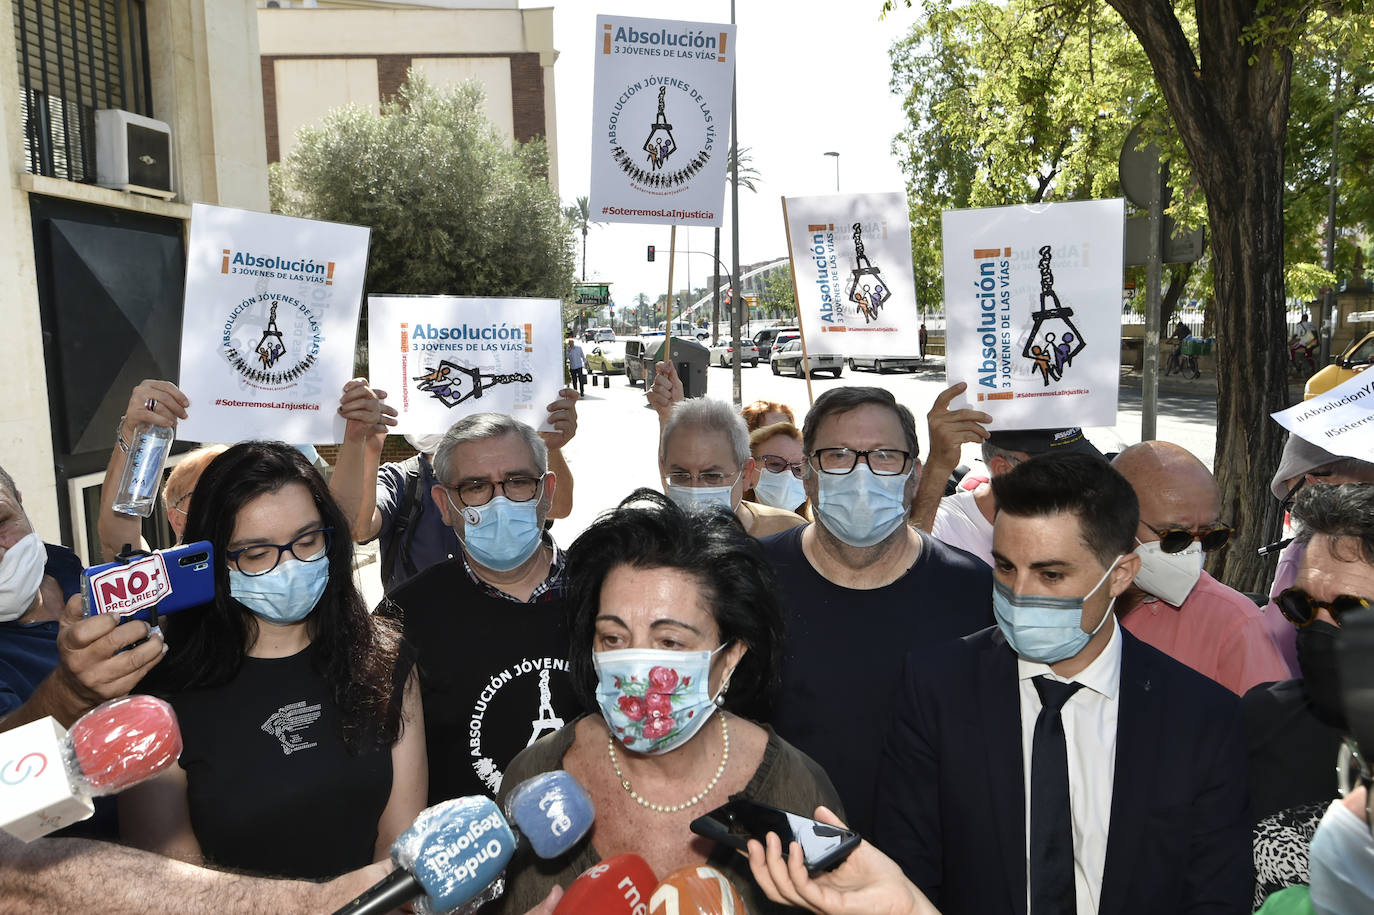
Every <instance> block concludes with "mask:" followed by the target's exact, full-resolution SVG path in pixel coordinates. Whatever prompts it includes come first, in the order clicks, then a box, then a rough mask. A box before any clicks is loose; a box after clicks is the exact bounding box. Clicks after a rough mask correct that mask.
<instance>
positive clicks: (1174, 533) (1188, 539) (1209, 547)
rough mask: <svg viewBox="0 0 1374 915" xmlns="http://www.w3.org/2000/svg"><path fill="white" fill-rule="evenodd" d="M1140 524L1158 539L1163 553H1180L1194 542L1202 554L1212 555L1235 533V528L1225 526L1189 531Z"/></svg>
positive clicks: (1218, 525) (1219, 525)
mask: <svg viewBox="0 0 1374 915" xmlns="http://www.w3.org/2000/svg"><path fill="white" fill-rule="evenodd" d="M1140 523H1141V524H1144V525H1145V526H1146V527H1148V528H1149V529H1150V530H1151V531H1153V532H1154V535H1155V536H1156V537H1158V538H1159V548H1160V550H1161V551H1163V552H1165V553H1182V552H1183V551H1184V550H1186V549H1188V547H1189V546H1190V545H1191V544H1192V542H1193V541H1194V540H1196V541H1198V542H1199V543H1201V544H1202V552H1204V553H1212V552H1215V551H1217V550H1219V549H1221V548H1222V547H1224V546H1226V544H1227V543H1229V542H1230V540H1231V535H1232V534H1234V533H1235V532H1236V529H1235V528H1233V527H1231V526H1229V525H1226V524H1217V525H1213V526H1212V527H1209V528H1207V529H1206V530H1199V531H1190V530H1188V529H1187V528H1186V527H1166V528H1158V527H1155V526H1154V525H1153V524H1146V522H1144V521H1142V522H1140Z"/></svg>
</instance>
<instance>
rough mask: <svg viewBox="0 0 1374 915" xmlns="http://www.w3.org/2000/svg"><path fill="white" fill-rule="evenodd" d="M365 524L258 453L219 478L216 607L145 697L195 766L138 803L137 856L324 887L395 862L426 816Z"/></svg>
mask: <svg viewBox="0 0 1374 915" xmlns="http://www.w3.org/2000/svg"><path fill="white" fill-rule="evenodd" d="M347 532H348V523H347V521H346V520H345V519H344V517H343V514H342V513H341V512H340V510H339V508H338V506H337V505H336V504H335V502H334V500H333V499H332V498H331V497H330V495H329V489H328V487H327V486H326V484H325V482H324V480H323V479H322V478H321V477H320V475H319V473H318V472H317V471H316V470H315V468H314V467H312V466H311V465H310V463H309V462H308V461H307V460H306V459H305V457H304V456H302V455H301V453H300V452H299V451H297V450H296V449H295V448H293V447H291V446H289V445H284V444H281V443H279V442H243V443H241V444H238V445H235V446H233V447H232V448H230V449H228V450H227V451H225V452H224V453H223V454H222V455H220V456H219V457H217V458H216V459H215V460H214V461H212V462H211V464H210V466H209V467H207V468H206V469H205V472H204V473H203V474H202V475H201V478H200V480H199V482H198V483H197V485H196V495H195V499H194V500H192V502H191V507H190V513H189V515H188V517H187V521H186V540H187V541H188V542H194V541H197V540H208V541H210V543H211V545H212V547H213V550H214V575H215V597H214V600H212V601H211V602H209V603H207V604H205V605H203V606H201V607H197V608H192V609H189V610H186V611H183V612H182V613H179V614H177V615H176V616H175V617H171V618H169V619H168V620H167V621H166V622H165V623H164V624H163V625H164V628H165V629H166V639H167V646H168V651H167V656H166V658H164V659H163V661H162V663H161V664H160V665H159V666H158V667H157V668H156V669H155V673H154V675H151V676H150V677H148V678H147V679H145V680H144V682H143V684H142V685H141V687H140V690H141V691H143V692H149V693H153V694H155V695H160V696H163V697H165V698H166V699H167V700H168V701H169V702H171V703H172V705H173V707H174V708H175V709H176V713H177V718H178V720H179V721H180V724H181V732H182V741H183V744H184V750H183V752H182V754H181V760H180V765H179V766H173V767H172V768H171V769H169V770H168V771H167V772H165V773H164V774H163V775H162V776H160V777H158V778H157V779H154V780H153V781H152V782H148V783H145V784H144V785H140V786H138V787H137V788H135V789H133V790H131V791H129V792H126V793H125V794H124V795H122V796H121V797H120V827H121V833H122V835H123V837H124V839H125V841H127V842H129V843H130V844H133V845H136V846H139V847H142V848H146V849H149V850H152V851H158V852H161V853H163V854H166V855H169V856H171V857H176V858H180V859H182V860H185V861H190V862H192V863H196V864H200V863H204V864H208V865H212V866H215V867H221V868H229V869H233V870H238V871H247V872H251V873H256V874H263V875H271V876H279V877H292V878H303V879H322V878H328V877H332V876H336V875H338V874H341V873H343V872H345V871H348V870H351V869H353V868H357V867H360V866H362V865H365V864H368V863H370V862H372V861H375V860H381V859H384V858H386V857H387V853H388V849H389V848H390V844H391V842H392V840H393V839H394V838H395V837H396V835H397V834H398V833H399V832H400V831H401V830H403V829H404V828H405V827H407V826H409V825H410V823H411V821H412V820H413V819H414V818H415V816H416V814H418V813H419V811H420V809H421V808H422V807H423V804H424V799H425V785H426V763H425V737H424V725H423V719H422V716H421V709H420V697H419V692H418V688H417V687H416V685H415V677H414V675H413V673H412V666H413V665H412V663H411V661H410V658H409V653H408V652H407V651H404V650H403V647H402V642H401V639H400V636H399V635H398V630H397V628H396V626H395V625H394V624H392V623H389V622H387V621H385V620H382V619H379V618H375V617H373V616H372V615H371V614H369V613H368V610H367V607H366V606H365V605H364V604H363V600H362V596H361V595H360V594H359V593H358V591H357V588H356V587H355V586H354V584H353V544H352V541H351V539H350V538H349V537H348V533H347Z"/></svg>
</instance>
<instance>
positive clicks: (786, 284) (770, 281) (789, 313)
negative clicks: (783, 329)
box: [759, 264, 797, 320]
mask: <svg viewBox="0 0 1374 915" xmlns="http://www.w3.org/2000/svg"><path fill="white" fill-rule="evenodd" d="M759 307H760V308H762V309H763V311H764V313H765V314H766V315H768V317H770V318H785V319H789V320H794V319H795V318H796V317H797V296H796V290H795V289H793V288H792V267H791V265H790V264H789V265H788V266H786V267H784V268H783V269H781V270H774V271H772V272H771V273H768V274H767V275H765V277H764V282H763V289H762V290H761V291H760V292H759Z"/></svg>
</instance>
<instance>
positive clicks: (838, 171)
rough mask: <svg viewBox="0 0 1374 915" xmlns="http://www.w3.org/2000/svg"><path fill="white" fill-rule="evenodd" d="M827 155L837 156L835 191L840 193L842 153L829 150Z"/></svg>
mask: <svg viewBox="0 0 1374 915" xmlns="http://www.w3.org/2000/svg"><path fill="white" fill-rule="evenodd" d="M825 155H827V156H834V157H835V193H837V194H838V193H839V192H840V154H839V153H837V152H828V153H826V154H825Z"/></svg>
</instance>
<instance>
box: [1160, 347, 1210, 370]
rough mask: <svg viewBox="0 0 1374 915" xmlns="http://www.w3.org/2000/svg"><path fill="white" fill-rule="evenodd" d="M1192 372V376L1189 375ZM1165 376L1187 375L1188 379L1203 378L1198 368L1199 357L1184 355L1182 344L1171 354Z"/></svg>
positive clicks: (1165, 364)
mask: <svg viewBox="0 0 1374 915" xmlns="http://www.w3.org/2000/svg"><path fill="white" fill-rule="evenodd" d="M1190 372H1191V374H1189V373H1190ZM1164 374H1165V375H1176V374H1183V375H1187V377H1189V378H1200V377H1202V373H1201V372H1200V371H1198V367H1197V356H1194V355H1192V354H1189V355H1186V356H1185V355H1183V344H1182V343H1180V344H1179V345H1178V347H1177V348H1175V349H1174V351H1173V352H1172V353H1170V354H1169V359H1168V361H1166V362H1165V363H1164Z"/></svg>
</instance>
